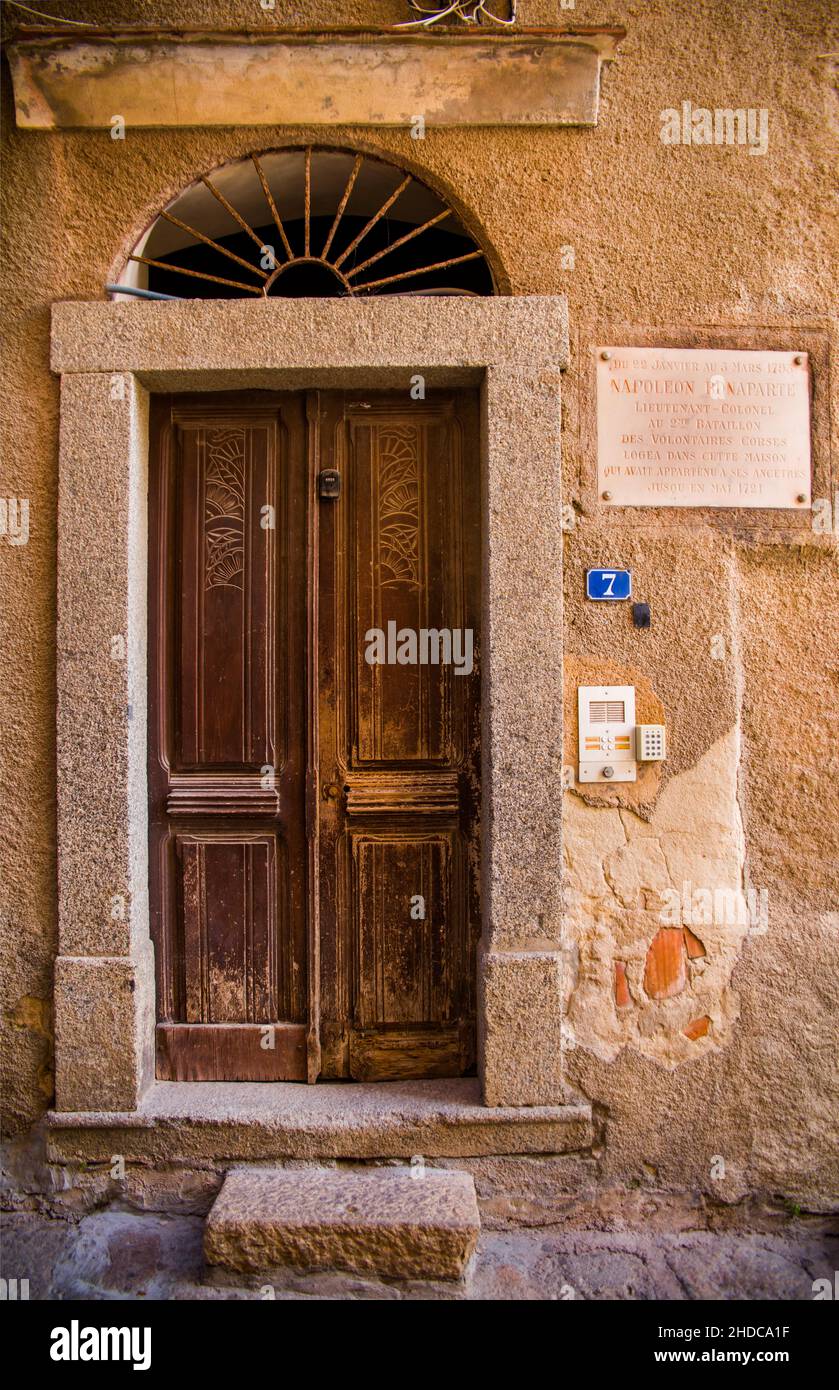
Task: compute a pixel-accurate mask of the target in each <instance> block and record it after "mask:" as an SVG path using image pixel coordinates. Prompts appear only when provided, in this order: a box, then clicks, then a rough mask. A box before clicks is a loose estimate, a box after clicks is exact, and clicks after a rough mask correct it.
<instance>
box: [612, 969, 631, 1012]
mask: <svg viewBox="0 0 839 1390" xmlns="http://www.w3.org/2000/svg"><path fill="white" fill-rule="evenodd" d="M631 1005H632V995H631V994H630V993H629V985H628V983H627V979H626V966H625V965H624V963H623V961H622V960H616V961H615V1007H616V1008H618V1009H628V1008H630V1007H631Z"/></svg>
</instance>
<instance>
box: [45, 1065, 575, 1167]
mask: <svg viewBox="0 0 839 1390" xmlns="http://www.w3.org/2000/svg"><path fill="white" fill-rule="evenodd" d="M592 1139H593V1131H592V1118H591V1106H590V1105H588V1104H587V1103H585V1102H583V1101H578V1100H574V1101H572V1102H571V1103H569V1104H567V1105H550V1106H547V1105H546V1106H521V1107H512V1106H509V1107H508V1106H486V1105H483V1104H482V1102H481V1095H480V1088H479V1083H478V1081H477V1080H475V1079H473V1078H464V1079H457V1080H451V1081H386V1082H359V1083H355V1084H348V1085H340V1084H325V1085H318V1086H306V1085H303V1084H300V1083H294V1082H262V1083H260V1082H241V1083H233V1082H218V1081H206V1082H186V1081H159V1082H156V1083H155V1084H154V1085H153V1086H151V1087H150V1089H149V1091H148V1092H147V1093H146V1095H145V1097H144V1098H143V1100H142V1102H141V1104H140V1106H139V1107H138V1109H137V1110H132V1111H114V1112H108V1111H90V1112H88V1111H75V1112H69V1111H52V1112H51V1113H50V1116H49V1128H48V1135H47V1144H48V1154H49V1157H50V1160H51V1161H53V1162H56V1163H62V1162H74V1161H77V1160H81V1161H85V1162H88V1161H91V1160H92V1161H97V1160H98V1161H103V1162H104V1161H105V1160H106V1159H108V1157H109V1155H110V1154H114V1153H119V1154H123V1155H124V1157H125V1158H126V1160H127V1161H131V1160H138V1161H144V1162H148V1161H154V1162H190V1161H192V1160H195V1159H210V1160H219V1161H221V1162H224V1161H225V1160H235V1159H243V1160H248V1161H250V1162H259V1161H260V1160H264V1159H268V1160H273V1159H283V1158H314V1159H330V1158H348V1159H352V1158H411V1157H412V1156H413V1155H414V1154H422V1155H424V1156H425V1157H426V1158H466V1157H476V1156H479V1155H482V1154H526V1153H550V1154H556V1153H570V1152H572V1151H577V1150H581V1149H587V1148H589V1147H590V1146H591V1143H592Z"/></svg>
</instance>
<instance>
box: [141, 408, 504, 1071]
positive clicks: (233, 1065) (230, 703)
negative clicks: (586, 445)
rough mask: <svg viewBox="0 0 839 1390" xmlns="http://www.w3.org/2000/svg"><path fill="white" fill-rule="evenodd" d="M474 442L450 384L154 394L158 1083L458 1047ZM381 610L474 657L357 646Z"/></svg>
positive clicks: (426, 1063)
mask: <svg viewBox="0 0 839 1390" xmlns="http://www.w3.org/2000/svg"><path fill="white" fill-rule="evenodd" d="M477 457H478V456H477V443H476V425H475V405H474V402H473V400H472V398H471V397H469V396H467V395H465V394H464V395H462V396H452V395H447V396H445V397H442V396H441V397H440V399H439V400H436V399H435V400H434V401H433V402H432V401H431V400H429V401H427V402H424V403H419V402H416V403H414V402H408V403H407V404H406V401H405V399H404V398H399V399H395V398H390V397H375V396H373V397H370V398H369V399H368V398H365V399H360V398H357V397H352V396H343V395H341V394H339V393H330V394H322V393H311V394H310V395H309V397H308V398H305V397H303V396H302V395H300V394H291V393H283V394H273V393H271V394H269V393H267V392H253V393H250V394H238V395H236V396H229V397H226V396H211V397H181V398H166V399H163V398H161V399H158V400H156V401H155V406H154V411H153V435H152V486H151V498H150V524H151V542H150V723H149V727H150V740H149V783H150V847H151V900H152V901H151V908H152V923H153V935H154V940H155V946H156V957H157V979H158V1023H157V1074H158V1076H159V1077H161V1078H164V1079H181V1080H184V1079H195V1080H212V1079H219V1080H221V1079H226V1080H261V1079H263V1080H303V1079H306V1078H308V1079H309V1080H315V1079H316V1078H317V1076H318V1075H323V1076H324V1077H330V1076H333V1077H334V1076H353V1077H376V1076H386V1077H396V1076H438V1075H457V1074H460V1073H461V1072H462V1071H464V1070H466V1069H468V1068H469V1067H470V1066H471V1065H472V1062H473V1059H474V1016H475V1001H474V979H475V944H476V937H477V931H478V888H477V883H478V879H477V873H478V784H479V783H478V778H479V763H478V757H479V736H478V690H479V678H478V660H477V658H478V652H477V630H478V605H479V566H480V553H479V552H480V535H479V505H478V468H477ZM328 467H332V468H336V469H337V470H338V471H339V473H340V475H341V481H342V491H341V496H340V498H339V499H337V500H334V501H329V500H320V501H319V500H318V487H317V475H318V473H319V472H320V471H321V470H322V469H324V468H328ZM318 552H319V558H318ZM389 624H391V625H395V627H393V628H392V632H393V633H395V632H397V631H398V632H402V631H403V630H406V629H408V630H411V631H415V632H416V633H417V634H418V635H419V634H420V633H421V632H422V631H429V630H434V632H435V633H438V634H439V633H440V632H441V631H443V630H445V632H452V630H457V631H458V632H459V633H461V634H462V633H463V632H464V631H465V630H466V629H469V630H470V631H471V632H472V633H473V634H474V644H473V652H472V659H471V666H472V669H471V674H461V675H457V674H455V672H456V670H457V667H456V666H455V665H453V664H452V663H451V662H450V663H449V664H448V665H439V664H438V665H423V664H420V663H419V661H418V663H417V664H405V663H403V662H400V661H396V662H390V663H388V662H387V661H386V662H385V664H382V665H371V664H370V663H369V661H368V660H367V659H366V653H367V652H368V650H369V643H368V642H367V641H366V640H365V639H366V635H367V634H368V632H369V631H370V630H371V629H381V630H382V631H383V632H384V633H387V632H388V625H389ZM462 641H463V639H462V637H461V642H462ZM458 650H460V649H459V648H455V655H457V652H458ZM440 654H443V649H442V648H441V650H440ZM461 655H462V653H461ZM466 665H467V662H466V661H465V660H461V669H462V670H463V671H464V672H465V670H466Z"/></svg>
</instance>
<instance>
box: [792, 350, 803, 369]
mask: <svg viewBox="0 0 839 1390" xmlns="http://www.w3.org/2000/svg"><path fill="white" fill-rule="evenodd" d="M792 360H793V365H794V366H796V367H803V366H804V358H803V357H802V356H801V354H800V353H799V354H798V355H797V356H796V357H793V359H792Z"/></svg>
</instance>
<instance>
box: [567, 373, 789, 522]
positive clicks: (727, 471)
mask: <svg viewBox="0 0 839 1390" xmlns="http://www.w3.org/2000/svg"><path fill="white" fill-rule="evenodd" d="M595 352H596V354H597V484H598V493H599V496H600V499H601V501H602V502H604V503H606V504H608V505H612V506H617V507H790V508H792V509H794V510H802V509H805V508H807V507H809V506H810V502H811V495H810V493H811V484H810V392H809V372H808V366H807V354H806V353H802V352H734V351H732V352H729V351H727V350H722V349H693V348H654V347H608V346H605V347H598V348H596V349H595Z"/></svg>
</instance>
